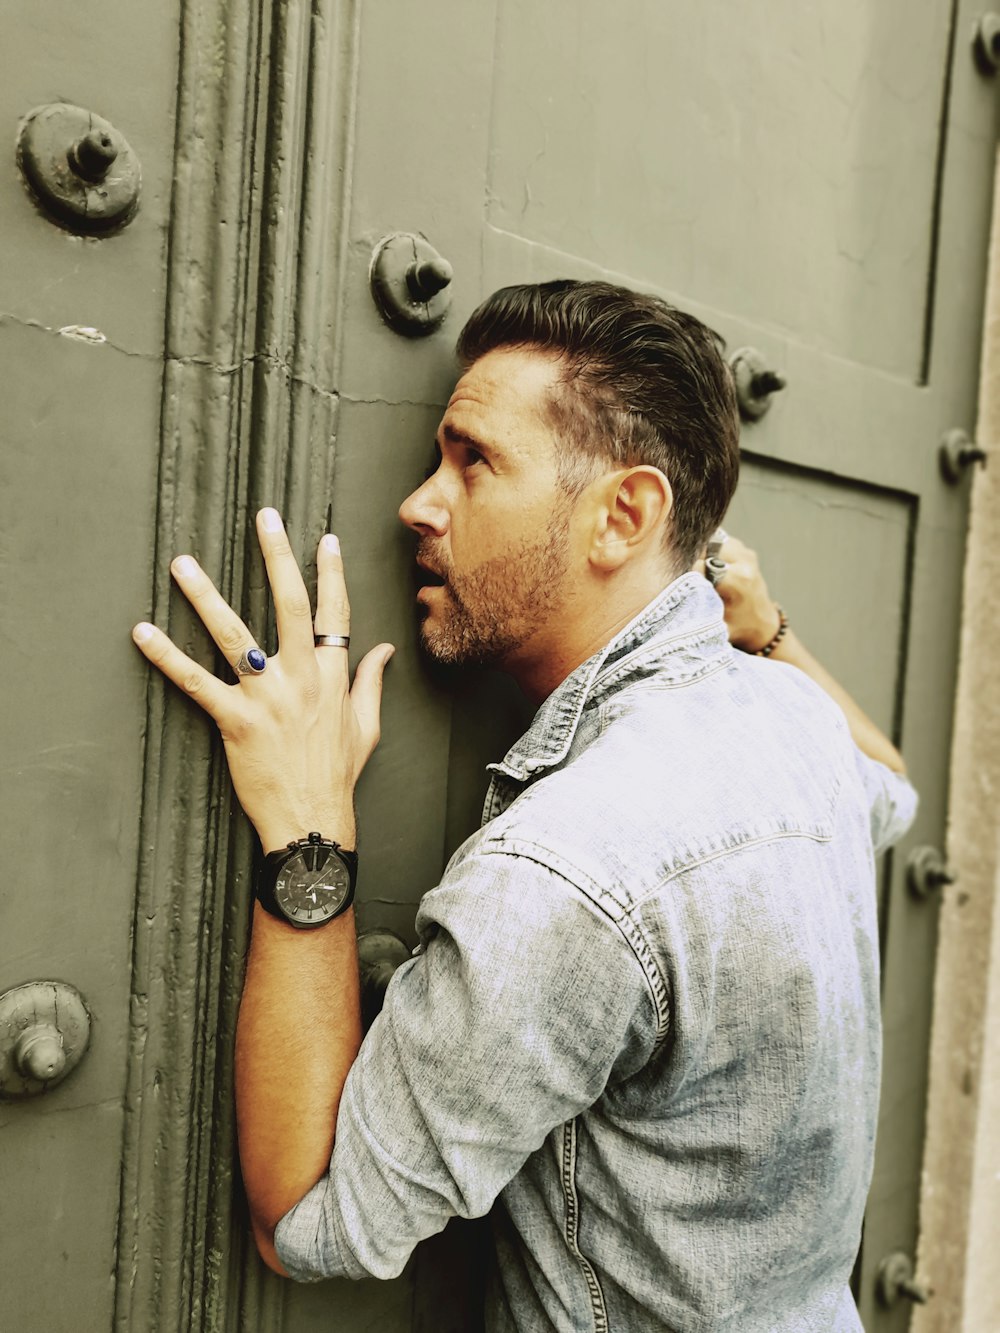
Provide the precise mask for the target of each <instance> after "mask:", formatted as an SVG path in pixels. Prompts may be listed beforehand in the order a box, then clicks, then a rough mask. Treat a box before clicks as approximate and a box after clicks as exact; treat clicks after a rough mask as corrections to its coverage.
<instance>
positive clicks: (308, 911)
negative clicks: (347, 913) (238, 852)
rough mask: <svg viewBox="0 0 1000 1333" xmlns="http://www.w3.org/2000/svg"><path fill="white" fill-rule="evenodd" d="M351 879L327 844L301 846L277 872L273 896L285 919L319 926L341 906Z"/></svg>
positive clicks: (303, 924) (300, 924) (335, 913)
mask: <svg viewBox="0 0 1000 1333" xmlns="http://www.w3.org/2000/svg"><path fill="white" fill-rule="evenodd" d="M350 889H351V878H350V875H349V874H348V873H347V867H346V866H345V865H344V863H343V861H342V860H341V859H340V857H339V856H338V855H337V854H336V852H333V851H331V850H330V849H329V848H328V847H303V848H302V849H301V850H300V851H298V852H296V853H295V855H294V856H290V857H289V858H288V860H287V861H286V862H285V864H284V865H283V866H282V867H281V870H280V871H279V873H278V878H277V881H276V882H275V885H274V897H275V901H276V902H277V904H278V906H279V907H280V908H281V910H282V912H284V914H285V916H287V917H288V919H289V921H293V922H295V924H296V925H299V926H319V925H322V923H323V922H324V921H329V920H330V918H331V917H334V916H336V915H337V913H338V912H339V910H340V908H341V907H342V906H343V905H344V902H345V900H346V899H347V895H348V894H349V893H350Z"/></svg>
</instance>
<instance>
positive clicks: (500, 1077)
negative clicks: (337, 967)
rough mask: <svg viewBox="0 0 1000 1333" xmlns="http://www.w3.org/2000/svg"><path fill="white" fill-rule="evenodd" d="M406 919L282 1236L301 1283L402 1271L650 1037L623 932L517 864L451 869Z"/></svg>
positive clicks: (543, 873) (541, 870)
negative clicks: (327, 1146) (321, 1159)
mask: <svg viewBox="0 0 1000 1333" xmlns="http://www.w3.org/2000/svg"><path fill="white" fill-rule="evenodd" d="M417 929H418V932H419V933H420V936H421V940H422V946H421V949H420V951H419V952H418V954H417V956H416V957H414V958H412V959H410V960H409V961H408V962H406V963H404V964H403V966H402V967H400V968H399V969H398V970H397V972H396V974H395V975H394V976H393V978H392V981H391V982H390V984H389V988H388V991H387V993H386V998H385V1004H384V1006H383V1010H382V1013H381V1014H380V1015H379V1017H378V1018H377V1019H376V1020H375V1022H374V1024H373V1025H372V1028H371V1030H370V1032H369V1033H368V1035H367V1037H366V1038H365V1041H364V1043H363V1044H362V1047H361V1051H360V1053H359V1055H358V1058H357V1060H356V1061H355V1063H354V1065H353V1067H352V1068H351V1071H350V1074H349V1075H348V1078H347V1083H346V1085H345V1089H344V1095H343V1098H342V1100H341V1105H340V1112H339V1115H338V1118H337V1132H336V1140H335V1144H334V1150H333V1155H332V1158H331V1161H330V1168H329V1171H328V1172H327V1174H326V1175H325V1176H324V1177H323V1178H322V1179H321V1180H320V1181H319V1182H318V1183H317V1184H316V1185H315V1186H314V1187H313V1188H312V1189H311V1190H310V1191H309V1193H308V1194H307V1195H306V1196H305V1197H304V1198H303V1199H302V1200H301V1201H300V1202H299V1203H297V1204H296V1205H295V1206H294V1207H293V1208H292V1209H291V1210H290V1211H289V1212H288V1213H287V1214H286V1215H285V1216H284V1217H283V1218H282V1219H281V1221H280V1222H279V1223H278V1226H277V1229H276V1231H275V1245H276V1248H277V1252H278V1256H279V1258H280V1259H281V1262H282V1263H283V1264H284V1266H285V1268H286V1269H287V1270H288V1272H289V1274H290V1275H291V1276H292V1277H294V1278H297V1279H299V1280H300V1281H310V1280H316V1279H318V1278H322V1277H331V1276H346V1277H355V1278H357V1277H364V1276H368V1275H372V1276H375V1277H381V1278H388V1277H395V1276H397V1275H398V1274H399V1273H400V1272H401V1271H402V1269H403V1266H404V1264H405V1263H406V1260H407V1259H408V1258H409V1256H410V1254H411V1252H412V1250H413V1248H414V1246H415V1245H416V1244H417V1242H418V1241H420V1240H422V1239H424V1238H425V1237H427V1236H430V1235H433V1234H434V1233H436V1232H438V1231H440V1230H441V1229H442V1228H443V1227H444V1225H445V1223H446V1222H447V1221H448V1219H449V1218H450V1217H452V1216H454V1215H459V1216H462V1217H479V1216H482V1215H483V1214H485V1213H486V1212H488V1211H489V1209H490V1207H491V1205H492V1204H493V1201H494V1199H495V1198H496V1196H497V1195H498V1194H499V1192H500V1191H501V1189H503V1187H504V1186H505V1185H506V1184H507V1183H508V1182H509V1181H510V1180H511V1179H512V1178H513V1177H514V1175H516V1173H517V1172H518V1170H519V1169H520V1168H521V1166H522V1165H523V1163H524V1162H525V1160H526V1159H527V1157H528V1156H529V1154H531V1153H532V1152H534V1151H535V1150H536V1149H537V1148H539V1147H540V1146H541V1145H542V1143H543V1141H544V1140H545V1137H546V1135H547V1134H548V1133H549V1132H550V1131H551V1130H552V1129H553V1128H555V1127H556V1126H557V1125H560V1124H562V1123H563V1122H564V1121H566V1120H569V1119H572V1118H573V1117H574V1116H575V1115H577V1114H579V1113H580V1112H581V1111H582V1110H584V1109H585V1108H587V1107H589V1106H591V1105H592V1104H593V1103H594V1102H595V1101H596V1100H597V1098H598V1097H599V1096H600V1095H601V1093H602V1091H603V1090H604V1088H605V1086H606V1084H607V1083H608V1081H609V1078H611V1077H612V1076H613V1074H614V1073H615V1072H616V1070H617V1071H621V1070H622V1069H625V1068H628V1069H629V1070H631V1068H637V1067H638V1066H639V1064H641V1063H642V1062H644V1060H645V1059H646V1058H648V1055H649V1054H650V1053H651V1052H652V1049H653V1046H654V1044H655V1031H656V1024H655V1016H654V1007H653V1001H652V996H651V994H650V991H649V987H648V984H647V982H646V979H645V975H644V973H643V971H642V968H641V966H640V964H639V962H638V960H637V959H636V957H635V955H634V954H633V952H632V950H631V948H630V946H629V945H628V943H627V942H626V940H625V938H624V936H623V935H622V933H621V931H620V930H619V929H618V927H617V926H616V925H615V923H614V922H613V921H612V920H611V919H610V918H609V917H607V916H606V915H605V914H604V913H602V912H601V911H600V910H599V909H598V908H597V907H596V906H595V905H594V904H593V902H592V901H591V899H589V898H588V897H587V896H586V895H585V894H583V893H582V892H580V891H579V890H578V889H576V888H574V886H573V885H571V884H570V883H569V882H568V881H567V880H565V879H564V878H563V877H562V876H561V875H559V874H558V873H556V872H555V871H553V870H551V869H549V868H547V867H546V866H545V865H543V864H540V863H539V862H537V861H534V860H532V859H531V858H530V857H528V856H524V855H514V854H511V853H507V852H502V851H492V850H491V851H487V852H482V851H480V852H477V853H475V854H473V855H470V856H468V857H467V858H465V859H464V860H461V861H459V863H458V864H457V865H456V866H454V868H453V869H450V870H449V872H448V873H447V875H446V877H445V879H444V881H443V882H442V884H441V885H440V886H439V887H438V888H436V889H434V890H432V891H431V892H430V893H428V894H427V895H426V896H425V897H424V899H423V902H422V903H421V907H420V911H419V913H418V916H417Z"/></svg>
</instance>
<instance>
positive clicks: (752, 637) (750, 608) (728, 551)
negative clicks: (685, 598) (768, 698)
mask: <svg viewBox="0 0 1000 1333" xmlns="http://www.w3.org/2000/svg"><path fill="white" fill-rule="evenodd" d="M718 558H719V559H720V560H724V561H725V562H726V566H727V568H726V572H725V575H724V576H723V578H722V579H721V580H720V582H719V583H718V585H717V586H716V589H715V591H716V592H717V593H718V594H719V596H720V597H721V598H722V603H723V606H724V607H725V617H726V628H727V629H728V630H729V642H730V643H731V644H732V645H733V647H734V648H742V649H743V651H744V652H747V653H755V652H756V651H757V649H758V648H763V647H764V645H765V644H766V643H770V642H771V640H772V639H773V638H774V636H775V634H777V632H778V626H779V625H780V623H781V617H780V616H779V614H778V608H777V606H776V605H775V603H774V599H773V598H772V597H771V594H770V593H769V592H768V590H767V584H766V583H765V582H764V575H763V574H762V573H761V568H760V561H759V560H758V559H757V553H756V551H751V550H750V548H749V546H744V544H743V542H741V541H740V540H739V538H738V537H729V536H727V537H726V540H725V541H724V542H723V543H722V546H721V548H720V549H719V557H718ZM695 569H697V570H698V571H699V573H702V574H704V572H705V562H704V560H699V561H698V563H697V565H696V566H695Z"/></svg>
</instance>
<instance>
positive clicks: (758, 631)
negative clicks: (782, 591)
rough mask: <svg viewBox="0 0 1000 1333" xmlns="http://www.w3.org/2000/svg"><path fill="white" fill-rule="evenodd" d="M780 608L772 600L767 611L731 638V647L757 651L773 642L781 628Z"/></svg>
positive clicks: (745, 650) (743, 650) (744, 650)
mask: <svg viewBox="0 0 1000 1333" xmlns="http://www.w3.org/2000/svg"><path fill="white" fill-rule="evenodd" d="M781 623H782V617H781V610H780V608H779V607H778V606H777V604H776V603H774V602H772V603H771V604H770V607H769V608H768V609H767V611H766V612H765V613H764V614H762V615H761V616H760V617H758V618H757V619H756V621H755V623H754V624H753V625H752V626H751V627H750V628H749V629H747V630H745V631H744V632H743V633H742V634H740V636H739V637H738V638H736V639H734V640H733V647H734V648H739V649H740V651H741V652H744V653H759V652H760V650H761V649H762V648H766V647H767V645H768V644H769V643H771V642H773V640H774V637H775V635H776V634H778V632H779V631H780V629H781Z"/></svg>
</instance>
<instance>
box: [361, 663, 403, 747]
mask: <svg viewBox="0 0 1000 1333" xmlns="http://www.w3.org/2000/svg"><path fill="white" fill-rule="evenodd" d="M395 651H396V649H395V648H394V647H393V645H392V644H391V643H380V644H379V645H378V647H377V648H373V649H372V650H371V652H370V653H366V654H365V656H364V657H363V658H362V659H361V661H360V662H359V663H358V669H357V671H356V672H355V673H354V684H353V685H352V686H351V704H352V706H353V708H354V715H355V717H356V718H357V719H358V726H359V727H360V728H361V734H362V735H363V736H364V738H365V740H366V741H367V742H368V744H369V745H370V746H371V748H372V749H373V750H374V748H375V746H376V745H377V744H378V741H379V736H380V735H381V734H382V732H381V721H380V715H381V710H382V677H383V675H384V673H385V669H386V667H387V666H388V664H389V659H390V657H392V655H393V653H394V652H395Z"/></svg>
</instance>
